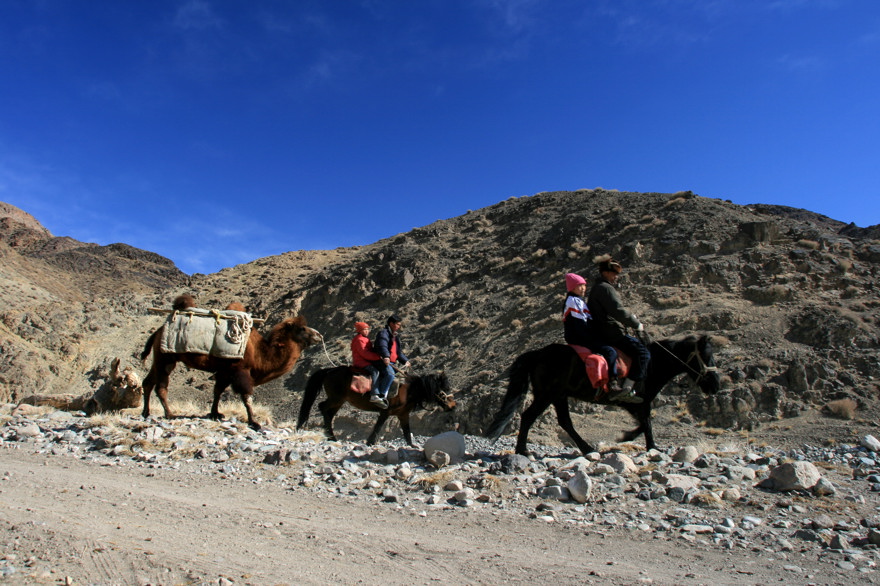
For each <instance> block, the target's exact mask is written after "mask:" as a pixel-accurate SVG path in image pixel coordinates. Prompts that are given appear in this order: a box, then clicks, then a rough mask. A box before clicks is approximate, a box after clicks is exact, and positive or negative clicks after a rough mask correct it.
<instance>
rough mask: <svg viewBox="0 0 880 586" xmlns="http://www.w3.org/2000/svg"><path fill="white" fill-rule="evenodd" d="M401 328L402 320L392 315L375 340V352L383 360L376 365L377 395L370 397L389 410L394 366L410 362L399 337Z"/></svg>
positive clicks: (372, 400) (372, 401) (371, 400)
mask: <svg viewBox="0 0 880 586" xmlns="http://www.w3.org/2000/svg"><path fill="white" fill-rule="evenodd" d="M401 326H402V320H401V319H400V318H399V317H397V316H396V315H392V316H390V317H389V318H388V321H387V323H386V325H385V327H384V328H382V329H381V330H379V333H377V334H376V338H375V339H374V340H373V351H374V352H376V353H377V354H378V355H379V356H381V357H382V360H381V362H378V363H376V365H377V366H378V368H379V380H378V381H377V382H376V387H377V391H376V394H374V395H371V396H370V402H371V403H374V404H376V405H379V406H380V407H382V408H383V409H386V408H388V391H389V390H390V389H391V383H392V382H394V365H395V364H398V363H399V364H401V365H405V364H407V363H408V362H409V358H407V357H406V354H404V353H403V345H402V344H401V342H400V336H399V335H398V332H400V328H401Z"/></svg>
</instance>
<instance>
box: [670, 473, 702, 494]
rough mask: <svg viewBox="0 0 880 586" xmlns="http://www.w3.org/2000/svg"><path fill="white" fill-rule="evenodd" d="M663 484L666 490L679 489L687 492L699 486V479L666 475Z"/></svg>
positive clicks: (682, 475)
mask: <svg viewBox="0 0 880 586" xmlns="http://www.w3.org/2000/svg"><path fill="white" fill-rule="evenodd" d="M665 484H666V487H667V488H681V489H684V490H686V491H687V490H692V489H695V488H697V487H698V486H700V479H699V478H694V477H693V476H687V475H685V474H667V475H666V476H665Z"/></svg>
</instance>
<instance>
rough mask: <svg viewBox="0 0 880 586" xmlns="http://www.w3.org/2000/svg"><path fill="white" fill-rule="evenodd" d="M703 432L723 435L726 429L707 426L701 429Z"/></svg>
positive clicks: (716, 435) (715, 435)
mask: <svg viewBox="0 0 880 586" xmlns="http://www.w3.org/2000/svg"><path fill="white" fill-rule="evenodd" d="M703 433H705V434H706V435H711V436H714V437H718V436H719V435H724V434H725V433H727V431H726V430H724V429H720V428H718V427H707V428H706V429H704V430H703Z"/></svg>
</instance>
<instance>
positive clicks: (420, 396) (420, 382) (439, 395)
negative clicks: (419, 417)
mask: <svg viewBox="0 0 880 586" xmlns="http://www.w3.org/2000/svg"><path fill="white" fill-rule="evenodd" d="M407 382H408V383H409V397H408V399H407V400H408V402H409V403H411V404H412V405H413V408H414V409H419V408H422V407H426V406H427V405H429V404H430V405H437V406H438V407H440V408H441V409H443V410H444V411H452V410H453V409H455V397H454V395H453V393H452V391H451V390H450V388H449V378H448V377H447V376H446V373H445V372H438V373H436V374H426V375H425V376H413V375H410V376H407Z"/></svg>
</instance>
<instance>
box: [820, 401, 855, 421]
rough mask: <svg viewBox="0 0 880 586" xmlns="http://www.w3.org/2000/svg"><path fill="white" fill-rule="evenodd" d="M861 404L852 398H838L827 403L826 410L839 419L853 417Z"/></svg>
mask: <svg viewBox="0 0 880 586" xmlns="http://www.w3.org/2000/svg"><path fill="white" fill-rule="evenodd" d="M858 407H859V405H858V403H856V402H855V401H853V400H852V399H838V400H836V401H831V402H829V403H827V404H826V405H825V411H826V412H827V413H828V414H830V415H831V416H832V417H836V418H837V419H852V418H853V417H855V415H856V410H857V409H858Z"/></svg>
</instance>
